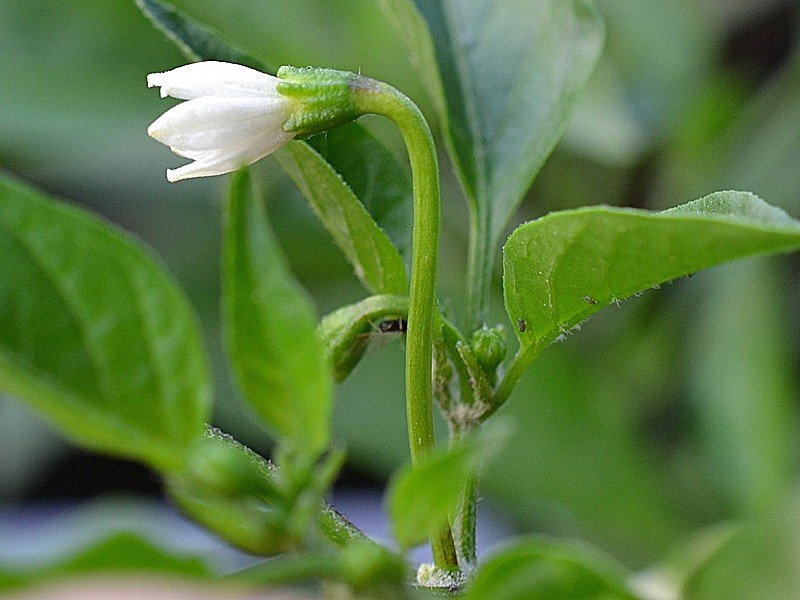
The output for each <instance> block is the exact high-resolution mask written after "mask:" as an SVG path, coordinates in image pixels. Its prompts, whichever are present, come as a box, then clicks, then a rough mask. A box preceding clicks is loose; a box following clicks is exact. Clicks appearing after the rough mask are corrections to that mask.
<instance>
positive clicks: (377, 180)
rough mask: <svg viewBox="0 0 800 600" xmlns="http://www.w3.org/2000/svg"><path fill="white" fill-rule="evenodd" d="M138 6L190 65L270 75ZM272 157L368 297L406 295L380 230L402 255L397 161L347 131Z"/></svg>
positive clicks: (147, 3) (160, 7) (354, 130)
mask: <svg viewBox="0 0 800 600" xmlns="http://www.w3.org/2000/svg"><path fill="white" fill-rule="evenodd" d="M137 4H138V5H139V7H140V9H141V10H142V11H143V12H144V13H145V14H146V15H147V16H148V18H150V19H151V20H152V21H153V23H154V25H155V26H156V27H158V28H159V29H160V30H161V31H162V32H163V33H164V34H165V35H166V36H167V37H168V38H169V39H171V40H172V41H173V42H175V43H176V44H177V45H178V47H179V48H180V49H181V51H182V52H183V53H184V54H185V55H186V56H187V57H188V58H189V59H190V60H194V61H197V60H221V61H227V62H238V63H241V64H245V65H248V66H250V67H252V68H255V69H259V70H261V71H267V72H273V73H274V72H275V68H274V67H273V66H270V65H267V64H265V63H264V62H261V61H258V60H256V59H253V58H251V57H249V56H248V55H246V54H245V53H243V52H242V51H241V50H238V49H237V48H235V47H233V46H230V45H229V44H228V43H227V42H224V41H222V40H221V39H220V38H219V37H218V36H217V35H216V33H214V32H212V31H211V30H210V29H208V28H207V27H205V26H203V25H201V24H199V23H197V22H196V21H194V20H193V19H191V18H189V17H188V16H186V15H185V14H184V13H183V12H181V11H179V10H176V9H175V8H173V7H172V6H171V5H169V4H167V3H165V2H160V0H137ZM312 146H313V147H312ZM277 156H278V159H279V163H280V164H281V166H282V167H283V168H284V169H285V170H286V172H287V174H288V175H289V176H290V177H291V178H292V180H293V181H294V183H295V185H296V186H297V187H298V189H299V190H300V192H301V193H302V194H303V196H304V197H305V199H306V200H307V201H308V202H309V203H310V204H311V207H312V208H313V209H314V211H315V212H316V214H317V215H318V216H319V218H320V219H321V221H322V223H323V225H324V226H325V228H326V229H327V230H328V231H329V232H330V234H331V235H332V236H333V239H334V241H335V242H336V244H337V245H338V246H339V248H340V249H341V250H342V252H343V253H344V255H345V257H346V258H347V259H348V260H349V261H350V262H351V264H352V265H353V267H354V269H355V272H356V275H357V276H358V277H359V279H361V281H362V282H363V283H364V285H365V286H366V287H367V289H368V290H369V291H371V292H372V293H374V294H381V293H385V294H405V293H406V292H407V289H406V288H407V283H406V273H405V268H404V266H403V260H402V258H401V256H400V254H399V252H398V251H397V249H396V248H395V247H394V246H393V245H392V241H391V240H390V239H389V237H388V236H387V235H386V233H384V231H383V229H382V227H383V228H385V229H386V230H387V231H389V232H390V233H391V234H392V237H393V239H394V240H395V241H396V242H397V243H398V246H399V247H400V248H401V249H404V248H405V246H406V244H407V238H408V236H409V232H410V220H409V215H410V199H411V191H410V183H409V181H408V175H407V174H406V173H405V171H404V170H403V168H402V167H401V166H400V164H399V163H398V162H397V160H396V159H395V157H394V155H393V154H392V153H391V152H389V151H388V150H387V149H386V147H385V146H383V144H381V143H380V142H379V141H378V140H377V139H376V138H375V137H374V136H372V135H371V134H370V133H369V132H368V131H367V130H366V129H364V128H363V127H361V126H360V125H358V124H356V123H350V124H348V125H345V126H344V127H341V128H339V129H338V130H335V131H333V132H330V133H327V134H325V135H323V136H317V137H316V138H314V140H313V141H312V142H311V143H310V144H308V143H306V142H301V141H292V142H290V143H289V144H287V146H286V147H285V148H283V149H282V150H281V151H280V152H279V153H278V154H277ZM331 165H335V168H334V167H333V166H331ZM342 176H344V179H343V178H342ZM346 182H349V183H350V185H352V186H353V188H352V189H351V188H350V186H349V185H348V183H346ZM353 189H354V190H356V192H357V193H358V197H356V195H355V194H354V193H353ZM359 200H360V202H359ZM365 207H366V208H365ZM376 221H377V223H376Z"/></svg>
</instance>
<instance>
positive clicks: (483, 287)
mask: <svg viewBox="0 0 800 600" xmlns="http://www.w3.org/2000/svg"><path fill="white" fill-rule="evenodd" d="M490 229H491V228H490V223H489V214H488V212H487V211H486V210H485V209H483V208H480V207H476V208H474V209H473V210H471V211H470V227H469V254H468V256H467V319H466V327H465V328H464V331H465V332H466V333H467V334H468V335H469V334H470V333H472V332H473V331H475V330H476V329H478V328H479V327H481V326H482V325H483V324H484V323H485V322H486V318H487V316H488V312H489V291H490V285H491V277H492V258H493V257H492V248H491V243H490V242H491V237H490V233H491V232H490Z"/></svg>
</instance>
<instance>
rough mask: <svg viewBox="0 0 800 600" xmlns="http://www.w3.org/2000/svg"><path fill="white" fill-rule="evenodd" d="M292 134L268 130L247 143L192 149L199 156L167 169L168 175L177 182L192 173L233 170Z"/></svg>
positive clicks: (256, 157)
mask: <svg viewBox="0 0 800 600" xmlns="http://www.w3.org/2000/svg"><path fill="white" fill-rule="evenodd" d="M293 137H294V134H293V133H287V132H285V131H283V130H279V131H269V132H267V133H266V134H263V135H260V136H256V137H254V138H253V139H251V140H248V141H247V143H244V144H234V145H233V146H230V147H228V148H223V149H220V150H217V151H210V152H206V153H200V152H197V153H193V154H194V156H196V157H197V160H195V162H192V163H189V164H188V165H184V166H182V167H180V168H178V169H168V170H167V179H168V180H169V181H170V182H175V181H180V180H182V179H189V178H192V177H209V176H212V175H222V174H223V173H230V172H231V171H235V170H236V169H239V168H241V167H246V166H248V165H251V164H253V163H254V162H256V161H257V160H259V159H260V158H263V157H265V156H267V155H268V154H271V153H272V152H275V150H277V149H278V148H280V147H281V146H283V145H284V144H285V143H286V142H288V141H289V140H290V139H292V138H293Z"/></svg>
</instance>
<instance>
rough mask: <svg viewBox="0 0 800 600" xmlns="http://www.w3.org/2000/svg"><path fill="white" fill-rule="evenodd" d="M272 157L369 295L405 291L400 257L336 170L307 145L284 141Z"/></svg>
mask: <svg viewBox="0 0 800 600" xmlns="http://www.w3.org/2000/svg"><path fill="white" fill-rule="evenodd" d="M276 157H277V158H278V162H280V164H281V166H282V167H283V169H284V171H286V173H287V174H288V175H289V177H291V179H292V181H294V183H295V185H296V186H297V188H298V189H299V190H300V193H301V194H303V196H304V197H305V198H306V200H308V202H309V203H310V204H311V207H312V208H313V209H314V211H315V212H316V213H317V215H319V217H320V220H321V221H322V223H323V225H324V226H325V228H326V229H327V230H328V232H329V233H330V234H331V236H333V239H334V241H335V242H336V244H337V245H338V246H339V248H341V250H342V252H344V255H345V256H346V257H347V259H348V260H349V261H350V263H351V264H352V265H353V267H354V268H355V272H356V276H357V277H358V278H359V279H360V280H361V281H362V282H363V283H364V286H365V287H366V288H367V289H368V290H369V291H371V292H372V293H374V294H405V293H406V292H407V288H408V283H407V279H406V272H405V266H404V265H403V259H402V257H401V256H400V254H399V253H398V251H397V249H396V248H395V247H394V246H393V245H392V242H391V241H390V240H389V238H388V237H387V236H386V234H385V233H384V232H383V230H381V229H380V227H378V225H377V224H376V223H375V221H374V220H373V219H372V217H371V216H370V215H369V213H368V212H367V210H366V209H365V208H364V206H363V205H362V204H361V203H360V202H359V201H358V199H357V198H356V197H355V195H354V194H353V192H352V191H351V190H350V188H348V187H347V185H346V184H345V183H344V182H343V181H342V179H341V177H340V176H339V175H338V174H337V173H336V171H334V170H333V168H332V167H331V166H330V165H329V164H328V163H327V162H326V161H325V160H324V159H323V158H322V157H321V156H320V155H319V154H318V153H317V152H316V150H314V149H313V148H311V147H310V146H309V145H308V144H303V143H292V144H288V145H287V146H285V147H284V148H282V149H281V150H280V151H278V152H277V153H276Z"/></svg>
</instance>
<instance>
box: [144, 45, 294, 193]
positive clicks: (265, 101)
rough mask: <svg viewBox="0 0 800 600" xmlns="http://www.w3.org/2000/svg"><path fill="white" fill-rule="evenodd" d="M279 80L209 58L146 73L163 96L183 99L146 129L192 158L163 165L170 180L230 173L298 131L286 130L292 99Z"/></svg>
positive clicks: (175, 150) (277, 145)
mask: <svg viewBox="0 0 800 600" xmlns="http://www.w3.org/2000/svg"><path fill="white" fill-rule="evenodd" d="M279 81H280V80H279V79H278V78H276V77H273V76H272V75H267V74H266V73H261V72H259V71H256V70H254V69H250V68H248V67H243V66H241V65H236V64H231V63H223V62H215V61H207V62H198V63H193V64H189V65H185V66H182V67H178V68H177V69H173V70H172V71H167V72H166V73H151V74H150V75H148V76H147V85H148V87H156V86H157V87H160V88H161V97H162V98H163V97H166V96H172V97H173V98H178V99H181V100H186V102H183V103H182V104H178V105H177V106H175V107H173V108H171V109H170V110H168V111H167V112H165V113H164V114H163V115H161V116H160V117H159V118H158V119H156V120H155V122H154V123H153V124H152V125H150V127H149V128H148V129H147V133H148V135H150V137H152V138H154V139H156V140H158V141H159V142H162V143H163V144H166V145H168V146H169V147H170V149H171V150H172V151H173V152H174V153H175V154H178V155H179V156H183V157H186V158H190V159H192V160H193V161H194V162H192V163H189V164H188V165H184V166H183V167H180V168H179V169H169V170H167V179H168V180H169V181H179V180H181V179H187V178H190V177H207V176H210V175H221V174H222V173H229V172H231V171H235V170H236V169H239V168H241V167H244V166H247V165H250V164H252V163H254V162H256V161H257V160H259V159H260V158H263V157H264V156H266V155H268V154H270V153H272V152H275V151H276V150H277V149H278V148H280V147H281V146H283V145H284V144H286V142H288V141H289V140H291V139H292V138H293V137H294V136H295V135H296V132H287V131H284V129H283V125H284V123H285V122H286V121H287V120H288V119H289V117H290V116H291V106H290V101H289V100H288V99H287V98H285V97H284V96H282V95H281V94H280V93H278V90H277V85H278V82H279Z"/></svg>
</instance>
